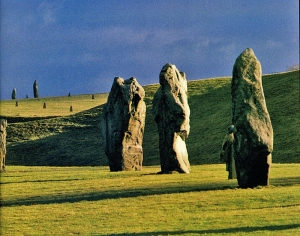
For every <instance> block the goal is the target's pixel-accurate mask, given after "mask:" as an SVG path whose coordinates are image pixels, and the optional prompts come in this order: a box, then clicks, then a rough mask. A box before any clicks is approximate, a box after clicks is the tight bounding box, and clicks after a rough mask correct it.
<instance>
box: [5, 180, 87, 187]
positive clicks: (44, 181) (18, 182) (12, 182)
mask: <svg viewBox="0 0 300 236" xmlns="http://www.w3.org/2000/svg"><path fill="white" fill-rule="evenodd" d="M74 180H83V179H78V178H76V179H55V180H29V181H27V180H24V181H10V182H0V186H1V185H3V184H23V183H47V182H51V183H52V182H68V181H74Z"/></svg>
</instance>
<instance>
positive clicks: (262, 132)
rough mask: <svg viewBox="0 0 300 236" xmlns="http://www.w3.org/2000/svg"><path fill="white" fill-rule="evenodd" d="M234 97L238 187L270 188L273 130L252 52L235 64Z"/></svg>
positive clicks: (242, 55)
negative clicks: (267, 186) (260, 186)
mask: <svg viewBox="0 0 300 236" xmlns="http://www.w3.org/2000/svg"><path fill="white" fill-rule="evenodd" d="M231 95H232V123H233V124H234V126H235V128H236V132H235V133H234V136H235V137H234V140H235V141H234V152H235V153H234V157H235V162H236V171H237V179H238V184H239V186H240V187H242V188H248V187H256V186H258V185H262V186H264V185H268V184H269V168H270V165H271V162H272V158H271V152H272V151H273V128H272V124H271V120H270V116H269V113H268V110H267V106H266V102H265V97H264V92H263V87H262V72H261V65H260V62H259V61H258V59H257V58H256V56H255V55H254V52H253V50H252V49H251V48H247V49H246V50H245V51H244V52H243V53H242V54H241V55H240V56H239V57H238V58H237V59H236V61H235V64H234V67H233V75H232V82H231Z"/></svg>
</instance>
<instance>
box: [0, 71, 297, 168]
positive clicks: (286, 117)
mask: <svg viewBox="0 0 300 236" xmlns="http://www.w3.org/2000/svg"><path fill="white" fill-rule="evenodd" d="M230 83H231V79H230V78H229V77H227V78H217V79H207V80H196V81H189V82H188V96H189V106H190V109H191V117H190V124H191V132H190V136H189V137H188V139H187V140H186V144H187V149H188V153H189V161H190V163H191V165H192V166H193V165H199V164H216V163H220V162H219V153H220V151H221V144H222V141H223V138H224V135H225V133H226V130H227V127H228V125H230V124H231V114H230V103H231V88H230ZM157 88H158V84H154V85H149V86H144V89H145V92H146V97H145V102H146V105H147V114H146V126H145V134H144V142H143V149H144V161H143V165H144V166H152V165H159V164H160V163H159V150H158V131H157V125H156V123H155V122H154V119H153V115H152V98H153V96H154V94H155V92H156V90H157ZM263 88H264V93H265V97H266V103H267V107H268V110H269V113H270V117H271V121H272V125H273V129H274V151H273V153H272V156H273V162H274V163H300V157H299V153H300V145H299V143H300V135H299V133H300V122H299V110H300V109H299V104H300V102H299V94H300V91H299V71H294V72H288V73H281V74H272V75H266V76H263ZM97 96H100V97H97ZM107 96H108V95H107V94H102V95H96V98H95V100H92V99H91V95H82V96H72V97H62V98H48V99H49V101H48V102H47V104H48V105H47V109H42V100H43V99H40V101H39V103H38V101H37V100H33V99H32V100H30V99H25V100H22V101H20V104H19V107H14V103H13V102H12V101H1V114H3V115H5V116H7V119H8V123H9V126H8V129H7V131H8V135H7V141H8V146H7V150H8V154H7V164H8V165H31V166H35V165H44V166H82V165H85V166H105V165H107V164H108V161H107V157H106V156H105V153H104V149H103V144H102V137H101V127H100V120H101V115H102V108H103V103H104V102H105V101H106V99H107ZM55 99H61V100H60V102H56V103H54V102H55V101H56V100H55ZM50 101H51V102H50ZM57 101H58V100H57ZM52 102H53V104H56V105H55V106H57V108H56V109H57V110H58V111H63V112H61V113H60V112H58V113H57V114H56V113H51V114H50V113H47V112H48V108H49V110H50V109H51V107H54V105H53V106H52V105H51V104H52ZM23 103H24V104H23ZM31 103H35V104H38V106H36V107H34V108H32V109H27V110H26V111H25V112H26V113H24V116H26V117H23V118H22V119H20V118H18V116H17V115H15V116H12V117H10V116H9V114H12V113H9V110H10V109H11V110H15V109H21V108H22V107H23V106H28V107H29V105H30V104H31ZM71 103H72V105H73V108H74V112H73V113H70V111H69V105H70V104H71ZM7 104H10V107H9V108H7ZM100 104H102V105H100ZM93 106H94V107H93ZM62 107H64V108H62ZM6 109H7V113H5V112H4V111H6ZM38 109H39V110H38ZM37 111H38V112H39V113H37ZM53 115H56V116H58V115H59V116H62V117H52V118H49V116H50V117H51V116H53ZM35 116H36V117H35ZM41 116H44V117H41ZM192 168H193V167H192Z"/></svg>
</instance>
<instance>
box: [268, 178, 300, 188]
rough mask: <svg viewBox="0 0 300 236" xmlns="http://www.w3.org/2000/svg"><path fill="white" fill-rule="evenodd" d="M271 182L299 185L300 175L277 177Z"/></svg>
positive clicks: (276, 184) (274, 183)
mask: <svg viewBox="0 0 300 236" xmlns="http://www.w3.org/2000/svg"><path fill="white" fill-rule="evenodd" d="M270 183H271V185H273V186H292V185H297V184H300V176H296V177H284V178H275V179H271V180H270Z"/></svg>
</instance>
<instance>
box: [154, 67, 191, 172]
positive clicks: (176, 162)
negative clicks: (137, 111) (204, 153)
mask: <svg viewBox="0 0 300 236" xmlns="http://www.w3.org/2000/svg"><path fill="white" fill-rule="evenodd" d="M159 83H160V87H159V88H158V90H157V92H156V93H155V95H154V98H153V113H154V117H155V121H156V123H157V126H158V132H159V152H160V163H161V172H162V173H172V171H177V172H180V173H189V172H190V163H189V160H188V153H187V149H186V144H185V139H186V138H187V137H188V135H189V132H190V124H189V122H190V108H189V105H188V101H187V81H186V77H185V74H184V73H183V72H179V71H178V69H177V68H176V66H175V65H172V64H169V63H168V64H166V65H164V66H163V68H162V70H161V72H160V74H159Z"/></svg>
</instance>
